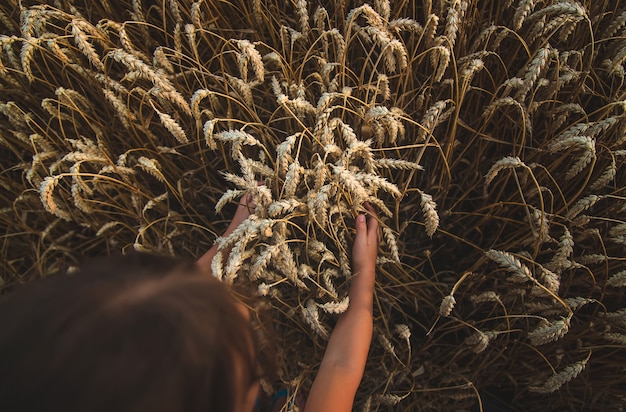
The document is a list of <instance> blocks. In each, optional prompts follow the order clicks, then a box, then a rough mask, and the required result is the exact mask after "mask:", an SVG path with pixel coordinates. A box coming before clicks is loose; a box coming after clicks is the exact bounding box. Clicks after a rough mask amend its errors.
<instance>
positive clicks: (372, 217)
mask: <svg viewBox="0 0 626 412" xmlns="http://www.w3.org/2000/svg"><path fill="white" fill-rule="evenodd" d="M363 205H364V206H365V209H366V210H367V211H368V214H369V218H368V219H367V220H368V222H367V233H368V235H371V234H376V236H378V226H379V225H378V214H377V213H376V210H374V207H372V205H370V204H369V203H368V202H365V203H364V204H363Z"/></svg>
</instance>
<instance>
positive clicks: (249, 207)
mask: <svg viewBox="0 0 626 412" xmlns="http://www.w3.org/2000/svg"><path fill="white" fill-rule="evenodd" d="M254 207H255V205H254V202H253V201H252V196H251V195H250V193H249V192H248V193H246V194H245V195H243V197H242V198H241V200H239V206H237V210H236V211H235V216H233V220H231V221H230V224H229V225H228V228H226V231H225V232H224V234H223V235H222V237H225V236H228V235H230V234H231V233H232V232H233V231H234V230H235V229H236V228H237V226H239V225H240V224H241V222H243V221H244V220H246V219H247V218H248V216H250V214H251V213H254ZM228 252H229V251H228V250H227V251H226V253H223V255H225V256H227V255H228ZM216 253H217V244H215V245H213V246H211V248H210V249H209V250H207V251H206V253H205V254H204V255H202V256H200V258H199V259H198V260H197V261H196V265H198V266H200V268H202V269H203V270H205V271H207V272H211V263H212V262H213V257H214V256H215V254H216Z"/></svg>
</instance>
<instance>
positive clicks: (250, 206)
mask: <svg viewBox="0 0 626 412" xmlns="http://www.w3.org/2000/svg"><path fill="white" fill-rule="evenodd" d="M255 209H256V205H255V204H254V200H253V199H252V195H251V194H250V192H246V193H245V194H244V195H243V196H242V197H241V199H240V200H239V205H238V206H237V210H236V211H235V215H234V216H233V220H231V222H230V224H229V225H228V228H227V229H226V232H225V233H224V234H223V235H222V236H228V235H229V234H230V233H232V231H233V230H235V229H236V228H237V226H239V225H240V224H241V222H243V221H244V220H246V219H247V218H248V216H250V215H251V214H253V213H254V211H255Z"/></svg>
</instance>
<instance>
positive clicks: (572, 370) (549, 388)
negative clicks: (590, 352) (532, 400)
mask: <svg viewBox="0 0 626 412" xmlns="http://www.w3.org/2000/svg"><path fill="white" fill-rule="evenodd" d="M588 360H589V357H587V359H583V360H581V361H579V362H576V363H574V364H572V365H569V366H568V367H566V368H565V369H563V370H562V371H561V372H559V373H557V374H556V375H553V376H551V377H550V378H548V380H546V381H545V382H544V383H543V385H541V386H530V387H529V388H528V389H529V390H530V391H531V392H538V393H551V392H554V391H556V390H558V389H559V388H560V387H561V386H563V385H564V384H566V383H567V382H569V381H571V380H572V379H574V378H576V377H577V376H578V375H579V374H580V373H581V372H582V371H583V369H585V366H586V365H587V361H588Z"/></svg>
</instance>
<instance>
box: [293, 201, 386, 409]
mask: <svg viewBox="0 0 626 412" xmlns="http://www.w3.org/2000/svg"><path fill="white" fill-rule="evenodd" d="M365 207H366V208H367V210H368V212H369V216H367V217H366V216H365V215H359V216H358V217H357V220H356V237H355V239H354V245H353V247H352V264H353V270H354V277H353V278H352V284H351V285H350V290H349V292H348V296H349V297H350V306H349V307H348V310H346V311H345V312H344V314H343V315H342V316H341V318H340V319H339V321H338V322H337V325H336V326H335V329H334V330H333V332H332V334H331V336H330V340H329V342H328V347H327V348H326V352H325V353H324V358H323V360H322V364H321V366H320V370H319V371H318V373H317V376H316V377H315V381H314V382H313V386H312V387H311V391H310V393H309V396H308V399H307V403H306V406H305V409H304V410H305V412H315V411H337V412H339V411H350V410H352V404H353V402H354V396H355V395H356V391H357V389H358V387H359V384H360V383H361V378H362V377H363V372H364V370H365V363H366V361H367V354H368V352H369V347H370V342H371V340H372V318H373V314H372V312H373V298H374V282H375V275H376V256H377V254H378V244H379V234H378V220H377V218H378V217H377V216H376V212H374V209H373V208H372V207H371V206H370V205H369V204H366V205H365Z"/></svg>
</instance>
